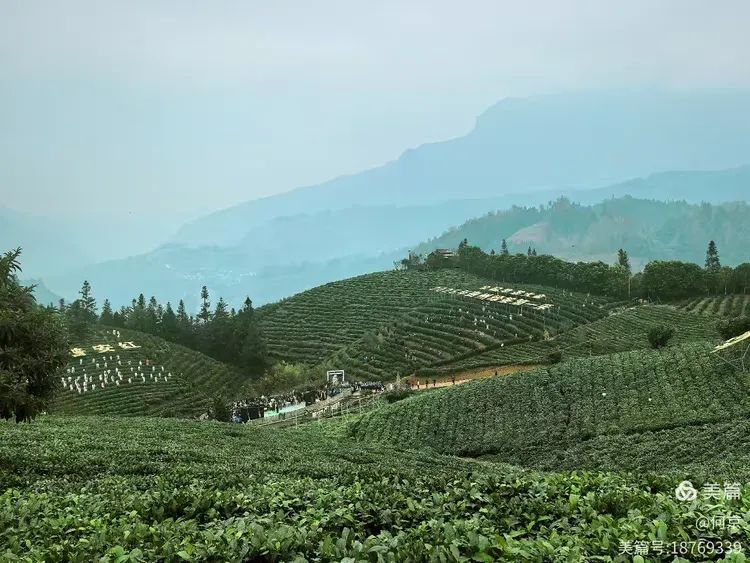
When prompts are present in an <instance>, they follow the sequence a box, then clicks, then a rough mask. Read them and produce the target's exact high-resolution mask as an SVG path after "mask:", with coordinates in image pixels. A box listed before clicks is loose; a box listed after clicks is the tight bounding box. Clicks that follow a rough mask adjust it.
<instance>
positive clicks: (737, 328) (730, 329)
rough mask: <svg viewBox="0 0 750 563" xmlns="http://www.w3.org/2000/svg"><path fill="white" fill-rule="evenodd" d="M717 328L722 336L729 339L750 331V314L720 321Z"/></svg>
mask: <svg viewBox="0 0 750 563" xmlns="http://www.w3.org/2000/svg"><path fill="white" fill-rule="evenodd" d="M717 328H718V331H719V333H720V334H721V336H722V338H724V339H725V340H729V339H730V338H734V337H735V336H740V335H741V334H745V333H746V332H748V331H750V315H747V316H744V317H734V318H731V319H724V320H721V321H719V323H718V324H717Z"/></svg>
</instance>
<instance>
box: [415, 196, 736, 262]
mask: <svg viewBox="0 0 750 563" xmlns="http://www.w3.org/2000/svg"><path fill="white" fill-rule="evenodd" d="M463 239H468V240H469V241H470V242H471V243H472V244H474V245H477V246H480V247H482V248H483V249H485V250H486V251H488V252H489V251H490V250H492V249H495V250H496V251H497V250H499V248H500V242H501V241H502V239H506V240H507V241H508V246H509V248H510V251H511V252H525V251H526V250H527V249H528V248H529V247H533V248H534V249H536V250H537V252H539V253H544V254H552V255H555V256H558V257H560V258H564V259H567V260H586V261H590V260H603V261H605V262H612V261H613V260H614V257H615V253H616V252H617V249H618V248H624V249H626V250H627V251H628V253H629V254H630V258H631V261H632V263H633V266H634V267H636V268H639V267H642V266H643V265H644V264H645V263H647V262H649V261H651V260H656V259H660V260H685V261H691V262H697V263H702V262H703V259H704V258H705V251H706V247H707V244H708V241H709V240H714V241H716V243H717V245H718V247H719V249H720V251H721V258H722V261H723V263H724V264H725V265H731V264H738V263H742V262H748V261H750V252H749V251H748V247H747V244H746V242H745V241H747V240H748V239H750V205H748V204H747V203H746V202H735V203H725V204H721V205H711V204H709V203H703V204H699V205H697V204H689V203H686V202H684V201H674V202H660V201H654V200H645V199H636V198H633V197H630V196H625V197H622V198H617V199H609V200H606V201H604V202H601V203H599V204H596V205H593V206H584V205H580V204H577V203H573V202H571V201H570V200H569V199H565V198H561V199H559V200H557V201H555V202H553V203H551V204H550V205H548V206H542V207H533V208H521V207H515V208H513V209H510V210H506V211H499V212H493V213H489V214H487V215H485V216H483V217H479V218H477V219H472V220H470V221H467V222H466V223H464V224H463V225H461V226H460V227H457V228H454V229H451V230H449V231H447V232H445V233H444V234H442V235H441V236H439V237H437V238H435V239H432V240H430V241H428V242H426V243H423V244H421V245H418V246H417V247H415V249H414V251H415V252H418V253H422V254H427V253H429V252H430V251H432V250H433V249H435V248H455V247H457V246H458V244H459V243H460V242H461V241H462V240H463Z"/></svg>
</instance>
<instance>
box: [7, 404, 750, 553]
mask: <svg viewBox="0 0 750 563" xmlns="http://www.w3.org/2000/svg"><path fill="white" fill-rule="evenodd" d="M411 402H412V401H409V403H411ZM401 405H406V403H401ZM396 406H398V405H393V407H396ZM682 478H683V477H682V476H679V477H677V476H675V477H666V478H663V477H653V476H648V475H643V474H642V473H639V474H638V475H635V476H619V475H613V474H602V473H587V472H581V471H576V472H572V473H555V474H541V473H538V472H534V471H523V470H518V469H512V468H508V467H506V466H502V465H494V464H487V463H481V464H480V463H476V462H472V461H466V460H461V459H458V458H454V457H445V456H441V455H437V454H435V453H434V452H414V451H411V452H410V451H403V450H401V449H394V448H392V447H389V446H385V445H373V444H367V443H353V442H352V441H351V440H349V439H346V438H338V439H335V440H332V439H330V437H328V436H327V435H326V431H325V427H323V428H321V429H318V425H309V426H308V427H307V428H304V429H300V430H298V431H295V430H293V429H292V430H286V431H257V430H256V429H253V428H247V427H238V426H234V425H232V426H229V425H221V424H215V423H197V422H186V421H168V420H159V419H150V420H147V419H108V418H105V419H99V418H68V419H65V420H61V419H56V418H53V417H48V418H47V419H45V420H43V421H41V422H40V423H39V424H35V425H32V426H25V427H20V428H19V427H15V426H10V425H5V426H3V425H0V491H2V493H1V494H0V506H2V507H3V510H2V511H0V556H1V557H2V558H3V560H8V561H13V560H15V559H21V560H27V561H49V562H58V561H81V562H83V561H110V562H114V561H121V562H123V561H169V562H177V561H295V560H297V561H302V560H309V561H334V560H335V561H388V562H391V561H392V562H395V561H446V562H457V561H462V562H463V561H512V562H522V561H528V562H535V561H624V560H623V559H622V558H619V559H618V555H617V554H618V551H619V545H620V542H621V541H633V540H644V541H647V540H649V539H659V540H662V541H664V542H665V543H669V542H673V541H676V542H679V541H681V540H683V539H684V538H685V537H687V538H698V537H702V533H701V532H702V531H701V530H699V529H698V528H697V524H696V520H697V518H698V516H701V515H713V514H725V513H731V514H737V515H743V514H745V513H747V511H748V510H750V500H749V499H750V488H747V487H745V488H743V489H742V491H741V493H742V494H741V500H740V501H727V500H718V501H714V500H710V499H709V500H704V499H701V498H699V499H698V500H696V501H695V502H693V503H681V502H679V501H677V500H676V499H675V497H674V488H675V487H676V485H677V483H678V482H679V481H680V480H682ZM694 485H696V486H697V487H700V486H701V485H702V482H699V481H695V482H694ZM717 539H722V540H731V541H742V542H743V543H745V544H746V543H747V539H748V538H747V532H746V531H745V530H744V529H742V530H736V531H730V530H718V531H717ZM671 559H672V557H670V560H671Z"/></svg>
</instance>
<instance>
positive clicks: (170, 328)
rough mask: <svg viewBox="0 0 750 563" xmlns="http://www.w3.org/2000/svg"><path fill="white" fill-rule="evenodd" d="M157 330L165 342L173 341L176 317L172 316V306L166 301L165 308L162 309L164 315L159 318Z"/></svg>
mask: <svg viewBox="0 0 750 563" xmlns="http://www.w3.org/2000/svg"><path fill="white" fill-rule="evenodd" d="M160 307H161V305H160ZM183 308H184V304H183ZM183 312H184V311H183ZM159 328H160V334H161V335H162V336H164V338H166V339H167V340H174V339H175V338H176V337H177V334H178V330H177V315H175V314H174V311H173V310H172V304H171V303H170V302H169V301H167V306H166V307H165V308H164V314H163V315H162V317H161V326H160V327H159Z"/></svg>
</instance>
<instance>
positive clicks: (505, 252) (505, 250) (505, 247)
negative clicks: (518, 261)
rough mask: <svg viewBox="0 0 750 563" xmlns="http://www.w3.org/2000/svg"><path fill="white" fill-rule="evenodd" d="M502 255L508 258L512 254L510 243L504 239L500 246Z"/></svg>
mask: <svg viewBox="0 0 750 563" xmlns="http://www.w3.org/2000/svg"><path fill="white" fill-rule="evenodd" d="M500 254H502V255H503V256H508V255H509V254H510V251H509V250H508V241H507V240H505V239H503V242H502V243H501V244H500Z"/></svg>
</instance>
